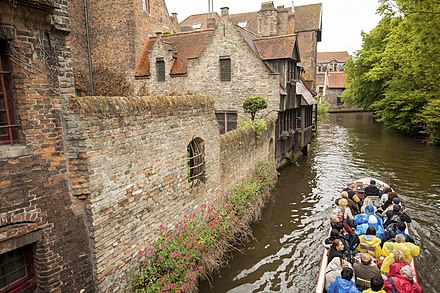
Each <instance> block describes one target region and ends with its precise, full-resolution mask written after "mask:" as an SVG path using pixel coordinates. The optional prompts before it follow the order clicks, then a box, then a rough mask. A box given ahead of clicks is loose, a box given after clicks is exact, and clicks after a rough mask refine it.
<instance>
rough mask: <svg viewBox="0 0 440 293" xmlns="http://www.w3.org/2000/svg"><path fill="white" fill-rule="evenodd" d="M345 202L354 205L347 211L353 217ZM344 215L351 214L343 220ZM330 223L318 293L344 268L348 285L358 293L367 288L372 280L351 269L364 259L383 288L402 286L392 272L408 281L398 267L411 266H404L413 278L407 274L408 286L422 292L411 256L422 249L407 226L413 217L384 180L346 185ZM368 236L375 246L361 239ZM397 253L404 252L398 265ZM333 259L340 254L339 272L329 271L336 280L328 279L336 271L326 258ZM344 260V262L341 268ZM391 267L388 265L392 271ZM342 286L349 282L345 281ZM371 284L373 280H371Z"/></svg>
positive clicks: (325, 241)
mask: <svg viewBox="0 0 440 293" xmlns="http://www.w3.org/2000/svg"><path fill="white" fill-rule="evenodd" d="M347 202H348V203H349V204H351V205H352V208H351V209H353V210H355V211H353V214H354V212H356V215H354V216H353V215H350V214H351V210H350V208H347V207H346V206H347ZM341 214H342V215H341ZM346 214H349V215H348V216H347V215H346ZM329 221H330V225H329V226H330V227H329V232H328V235H327V236H326V238H325V239H324V240H323V253H322V260H321V263H320V268H319V274H318V281H317V286H316V293H323V292H324V293H325V292H327V290H326V289H327V288H329V286H331V285H330V284H331V281H332V280H333V281H334V278H336V277H334V276H335V275H339V276H340V275H341V272H342V268H344V267H346V266H348V267H350V268H352V269H353V271H354V275H353V277H352V279H351V281H352V282H353V284H350V286H353V287H354V286H355V287H357V289H358V290H359V291H360V292H362V290H365V289H368V288H371V286H372V284H371V282H373V280H372V279H370V278H368V279H362V278H361V277H360V276H357V275H356V268H354V266H357V268H358V267H359V263H361V262H363V263H364V264H365V261H364V258H365V259H369V260H370V262H369V265H371V266H374V267H375V269H374V270H375V271H377V272H380V274H379V276H380V277H381V278H382V280H383V281H384V282H385V285H387V286H394V287H396V286H399V284H394V281H393V280H395V281H397V282H400V279H396V278H397V276H396V274H399V273H402V276H398V278H401V279H402V280H403V281H406V279H405V278H404V277H406V275H405V276H403V273H404V271H400V269H401V268H402V267H403V266H406V265H408V267H409V266H410V267H411V269H409V268H408V270H409V271H411V272H412V273H413V274H412V275H411V274H408V282H411V284H413V283H416V284H415V285H414V286H417V287H418V288H421V287H420V286H419V285H418V279H417V274H416V264H415V261H414V256H417V255H418V254H419V252H420V248H419V247H418V246H417V245H416V244H414V240H413V239H412V238H411V237H410V235H409V234H410V233H409V228H408V226H409V223H411V219H410V217H409V216H408V215H407V214H406V212H405V211H404V209H403V207H402V204H401V198H400V197H399V196H398V195H397V194H396V193H395V191H394V190H393V189H392V188H391V186H390V185H389V184H388V183H387V182H385V181H384V180H379V179H376V178H371V177H365V178H359V179H356V180H353V181H352V182H350V183H348V184H347V187H346V188H344V189H343V190H341V198H340V199H339V198H338V199H337V200H336V201H335V209H334V210H332V213H331V215H330V216H329ZM337 222H341V223H337ZM402 223H403V224H402ZM341 227H344V228H341ZM370 227H373V228H374V229H373V228H370ZM335 231H336V232H335ZM372 231H373V232H372ZM366 234H367V235H368V236H367V235H366ZM373 234H375V235H373ZM399 234H400V235H399ZM335 235H336V236H335ZM370 235H371V236H370ZM398 235H399V236H398ZM368 237H374V238H375V240H376V242H374V243H376V244H375V247H373V244H371V243H373V242H368V241H365V240H364V239H372V238H368ZM339 238H340V239H341V240H343V241H342V242H343V243H342V244H341V241H340V240H336V239H339ZM349 239H350V240H349ZM402 239H404V240H402ZM338 241H339V242H338ZM335 243H339V246H341V247H343V248H337V249H339V250H340V251H337V252H336V253H333V252H334V251H333V252H332V251H331V250H335V248H334V246H337V244H335ZM396 250H400V251H402V258H404V259H403V260H402V261H401V262H402V265H400V266H397V262H398V255H399V254H400V252H399V253H398V252H396ZM335 255H337V256H338V257H339V256H340V259H341V267H340V268H339V269H340V270H339V271H336V272H335V271H333V272H332V274H334V276H333V277H330V278H329V276H328V274H329V272H330V271H331V270H332V268H333V269H334V266H333V267H332V268H330V267H331V266H332V265H333V264H330V266H329V256H330V258H331V259H332V258H334V256H335ZM361 257H362V260H361ZM331 259H330V261H331ZM342 259H344V265H343V261H342ZM394 263H396V264H394ZM390 267H392V268H391V270H390ZM396 267H398V268H399V269H397V273H396V272H395V268H396ZM359 275H360V273H359ZM409 276H411V277H409ZM342 278H344V276H342ZM378 278H379V277H378ZM339 279H341V277H339ZM346 279H348V278H346ZM370 280H371V281H370ZM339 281H340V280H339ZM344 282H350V281H346V280H345V281H344ZM386 282H388V284H386ZM374 283H377V282H376V281H374ZM390 284H392V285H390ZM373 286H374V285H373ZM333 287H334V286H333ZM333 292H337V291H333ZM347 292H348V291H347ZM350 292H351V291H350ZM414 292H418V291H414Z"/></svg>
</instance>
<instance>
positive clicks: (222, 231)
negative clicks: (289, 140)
mask: <svg viewBox="0 0 440 293" xmlns="http://www.w3.org/2000/svg"><path fill="white" fill-rule="evenodd" d="M270 170H271V166H270V165H269V164H264V163H261V162H260V163H258V165H257V167H256V169H255V171H254V173H253V174H252V175H251V176H249V177H247V178H246V179H245V180H244V181H243V183H242V184H240V185H238V186H236V187H235V188H234V192H233V194H232V196H230V197H227V198H226V199H225V200H224V201H223V202H221V203H219V204H218V205H215V206H214V205H211V206H209V207H207V206H206V205H205V204H203V205H201V207H200V210H199V212H198V213H197V214H196V213H192V214H190V215H187V216H186V217H185V218H184V220H183V221H182V222H181V223H180V224H177V225H175V227H174V228H173V229H169V228H167V227H164V226H161V235H160V236H159V238H158V241H157V243H156V245H154V246H151V247H149V248H146V249H145V250H141V251H139V252H138V254H137V257H136V261H137V268H136V270H135V275H134V281H133V283H132V288H130V290H131V291H134V292H139V293H141V292H187V291H191V290H194V288H195V287H196V285H197V279H198V278H199V277H200V276H201V275H202V273H203V271H204V270H205V268H203V267H202V266H201V265H200V260H201V258H202V257H203V255H204V253H206V252H207V251H209V250H212V249H218V247H217V244H218V241H219V240H220V239H224V238H227V237H228V236H229V237H233V235H234V232H235V231H234V224H236V223H237V222H238V221H239V220H240V219H241V217H242V216H243V215H244V213H245V212H246V211H247V209H248V208H249V206H250V204H251V203H252V202H254V201H255V200H256V199H257V198H258V197H260V196H261V195H262V194H264V193H267V192H269V191H270V190H271V189H272V188H273V187H274V184H275V180H274V178H273V176H271V172H270Z"/></svg>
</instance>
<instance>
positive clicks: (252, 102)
mask: <svg viewBox="0 0 440 293" xmlns="http://www.w3.org/2000/svg"><path fill="white" fill-rule="evenodd" d="M267 106H268V102H267V99H266V98H265V97H260V96H249V97H247V98H246V99H245V100H244V102H243V110H244V112H245V113H250V114H251V120H252V121H253V120H254V119H255V114H256V113H257V112H258V111H259V110H262V109H266V108H267Z"/></svg>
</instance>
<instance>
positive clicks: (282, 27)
mask: <svg viewBox="0 0 440 293" xmlns="http://www.w3.org/2000/svg"><path fill="white" fill-rule="evenodd" d="M277 12H278V15H277V34H278V35H279V36H280V35H287V34H288V33H289V9H288V8H285V7H284V5H282V6H277Z"/></svg>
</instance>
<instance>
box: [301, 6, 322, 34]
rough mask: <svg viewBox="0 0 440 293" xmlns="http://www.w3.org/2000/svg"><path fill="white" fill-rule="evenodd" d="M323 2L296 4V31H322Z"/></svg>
mask: <svg viewBox="0 0 440 293" xmlns="http://www.w3.org/2000/svg"><path fill="white" fill-rule="evenodd" d="M321 16H322V4H321V3H317V4H310V5H302V6H295V32H304V31H321V24H322V19H321V18H322V17H321Z"/></svg>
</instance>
